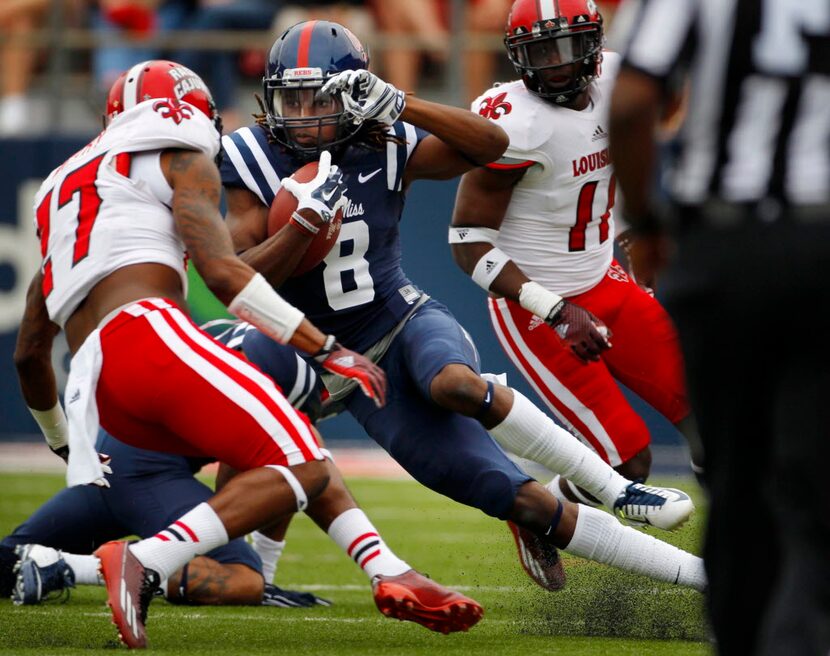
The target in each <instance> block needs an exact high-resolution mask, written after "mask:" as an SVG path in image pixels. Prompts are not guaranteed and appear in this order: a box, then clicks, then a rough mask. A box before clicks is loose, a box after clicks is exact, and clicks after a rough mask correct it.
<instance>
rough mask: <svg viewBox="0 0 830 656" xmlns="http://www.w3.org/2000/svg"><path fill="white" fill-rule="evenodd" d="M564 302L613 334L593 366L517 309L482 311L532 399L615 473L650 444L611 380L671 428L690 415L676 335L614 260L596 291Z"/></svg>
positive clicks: (507, 305) (499, 304)
mask: <svg viewBox="0 0 830 656" xmlns="http://www.w3.org/2000/svg"><path fill="white" fill-rule="evenodd" d="M568 300H569V301H571V302H573V303H576V304H577V305H580V306H581V307H583V308H585V309H586V310H589V311H590V312H592V313H593V314H595V315H596V316H597V317H598V318H599V319H601V320H602V321H603V322H604V323H605V324H606V325H607V326H608V327H609V328H610V329H611V332H612V338H611V343H612V348H611V349H609V350H608V351H605V352H604V353H603V354H602V356H601V360H600V361H599V362H591V363H589V364H584V363H583V362H582V361H581V360H580V359H579V358H577V357H576V355H574V354H573V352H572V351H571V350H570V348H569V347H568V346H567V345H566V344H565V343H564V342H563V341H562V340H561V339H560V338H559V336H558V335H557V334H556V333H555V332H554V331H553V329H552V328H550V326H548V325H547V324H545V323H544V322H543V321H541V319H539V318H538V317H535V316H534V315H533V314H531V313H530V312H528V311H527V310H524V309H523V308H522V307H521V306H520V305H519V304H518V303H515V302H513V301H510V300H508V299H504V298H499V299H493V298H490V299H489V302H488V305H489V310H490V318H491V320H492V322H493V328H494V329H495V331H496V335H497V336H498V339H499V341H500V342H501V345H502V347H504V350H505V351H506V352H507V355H508V357H510V359H511V360H512V361H513V363H514V364H515V365H516V367H517V368H518V369H519V371H521V372H522V374H523V375H524V377H525V378H526V379H527V381H528V382H529V383H530V384H531V386H532V387H533V388H534V389H535V390H536V392H537V394H539V396H540V397H541V398H542V399H544V401H545V403H546V404H547V405H548V407H549V408H550V409H551V411H552V412H553V413H554V414H555V415H556V417H557V418H558V419H559V420H560V421H561V422H562V423H563V424H564V425H565V426H567V427H568V428H570V429H571V430H572V431H573V432H575V433H576V434H577V435H579V436H581V437H582V438H583V439H584V440H586V441H587V442H588V443H589V444H590V445H591V446H592V447H593V448H594V449H595V450H596V451H597V452H598V453H599V454H600V455H601V456H602V457H603V459H604V460H605V461H606V462H608V463H609V464H610V465H611V466H612V467H616V466H617V465H619V464H621V463H623V462H626V461H627V460H629V459H630V458H631V457H633V456H634V455H636V454H637V453H639V452H640V451H642V450H643V449H644V448H645V447H646V446H647V445H648V444H649V442H650V435H649V432H648V428H647V427H646V425H645V422H644V421H643V419H642V418H641V417H640V416H639V415H638V414H637V413H636V412H635V411H634V409H633V408H632V407H631V405H630V404H629V403H628V401H627V400H626V398H625V396H624V395H623V393H622V391H621V390H620V388H619V386H618V385H617V383H616V381H617V380H618V381H620V382H621V383H623V384H624V385H625V386H626V387H628V388H629V389H630V390H632V391H633V392H635V393H636V394H638V395H639V396H640V397H641V398H642V399H643V400H645V401H646V402H647V403H649V404H650V405H651V406H653V407H654V408H655V409H656V410H657V411H658V412H660V413H661V414H662V415H663V416H665V417H666V418H667V419H668V420H669V421H670V422H671V423H673V424H677V423H678V422H679V421H680V420H681V419H683V418H685V417H686V416H687V415H688V414H689V405H688V401H687V397H686V387H685V380H684V374H683V355H682V353H681V350H680V343H679V341H678V337H677V332H676V330H675V328H674V325H673V324H672V322H671V319H670V318H669V316H668V314H667V313H666V311H665V310H664V309H663V307H662V306H661V305H660V304H659V303H658V302H657V301H656V300H655V299H654V298H653V297H652V296H650V295H649V294H647V293H646V292H644V291H643V290H642V289H640V287H639V286H638V285H637V284H636V283H635V282H634V281H633V280H631V279H630V278H629V276H628V274H626V272H625V270H623V268H622V267H621V266H620V265H619V264H618V263H617V262H616V261H615V262H612V264H611V266H610V267H609V269H608V271H607V272H606V275H605V277H604V278H603V279H602V281H600V282H599V283H598V284H597V285H596V286H595V287H593V288H592V289H590V290H588V291H587V292H585V293H583V294H579V295H577V296H573V297H569V298H568ZM615 379H616V380H615Z"/></svg>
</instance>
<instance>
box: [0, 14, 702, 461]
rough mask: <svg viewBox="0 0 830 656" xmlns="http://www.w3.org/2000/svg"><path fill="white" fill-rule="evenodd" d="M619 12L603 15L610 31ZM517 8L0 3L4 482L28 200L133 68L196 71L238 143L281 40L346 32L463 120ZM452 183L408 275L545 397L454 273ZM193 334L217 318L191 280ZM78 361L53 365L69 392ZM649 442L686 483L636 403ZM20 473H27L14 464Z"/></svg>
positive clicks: (501, 61) (21, 414)
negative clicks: (293, 34)
mask: <svg viewBox="0 0 830 656" xmlns="http://www.w3.org/2000/svg"><path fill="white" fill-rule="evenodd" d="M614 4H615V3H614V2H607V3H603V11H604V14H605V16H606V20H607V21H608V22H610V20H609V19H610V18H611V16H612V14H613V7H614ZM509 5H510V0H374V1H372V0H368V1H367V0H348V1H345V2H337V3H333V4H330V3H328V2H325V3H324V2H318V1H308V2H303V3H298V4H294V3H291V2H288V1H287V0H98V1H97V2H96V1H94V0H0V469H2V468H4V467H3V466H4V462H5V463H6V467H5V468H6V469H7V470H8V469H10V468H11V469H14V468H17V465H14V464H12V458H11V456H12V454H13V453H18V454H21V453H22V452H23V451H25V450H27V449H25V448H21V447H22V445H23V444H26V443H31V444H39V443H40V440H41V439H42V438H40V436H39V434H38V430H37V427H36V425H35V424H34V422H33V420H32V419H31V417H30V416H29V413H28V411H27V410H26V407H25V404H24V403H23V401H22V398H21V396H20V392H19V389H18V386H17V379H16V375H15V371H14V366H13V363H12V352H13V349H14V343H15V339H16V334H17V327H18V324H19V320H20V316H21V314H22V309H23V304H24V299H25V292H26V287H27V285H28V282H29V280H30V278H31V276H32V274H33V272H34V271H35V270H36V268H37V267H38V266H39V259H40V258H39V249H38V245H37V242H36V239H35V235H34V228H33V225H32V218H31V214H32V196H33V194H34V192H35V191H36V189H37V188H38V186H39V184H40V182H41V180H42V179H43V178H44V177H45V176H46V175H47V174H48V172H49V171H50V170H51V169H52V168H53V167H55V166H56V165H58V164H59V163H61V162H62V161H63V160H64V159H65V158H66V157H67V156H69V155H70V154H71V153H72V152H74V151H75V150H77V149H78V148H79V147H81V146H82V145H84V144H85V143H86V142H87V141H88V140H89V139H90V138H91V137H92V136H94V134H96V133H97V131H98V130H99V129H100V126H101V111H102V107H103V103H104V98H105V93H106V89H107V88H108V86H109V83H110V82H111V80H112V79H114V76H115V75H117V74H118V73H119V72H120V71H121V70H123V69H124V68H126V67H128V66H129V65H131V64H132V63H135V62H137V61H141V60H143V59H147V58H151V57H166V58H172V59H176V60H178V61H181V60H182V59H183V58H186V59H187V61H186V62H185V63H188V64H190V65H191V67H192V68H194V70H196V72H197V73H199V74H200V75H202V76H203V77H204V78H205V80H206V81H207V82H208V84H209V85H210V86H211V88H212V89H213V90H214V95H217V96H220V97H218V98H217V102H218V103H219V105H220V110H222V112H223V116H225V119H226V125H227V127H228V128H229V129H234V128H236V127H239V126H240V125H244V124H245V123H247V122H248V121H249V120H250V114H251V112H253V111H255V110H256V104H255V100H254V97H253V94H254V93H256V92H258V91H259V89H260V80H261V76H262V69H263V67H264V62H265V53H266V51H267V49H268V48H269V47H270V45H271V43H272V42H273V40H274V39H275V38H276V36H278V34H279V33H280V32H281V30H282V29H284V28H285V27H287V26H289V25H291V24H293V23H294V22H297V21H299V20H303V19H306V18H330V19H333V20H339V21H340V22H343V23H344V24H346V25H348V26H349V27H350V28H351V29H352V30H353V31H354V32H355V33H356V34H357V35H358V37H359V38H361V40H362V41H363V42H364V44H366V45H367V46H368V49H369V52H370V56H371V60H372V68H373V70H375V71H376V72H378V73H379V74H380V75H382V76H384V77H385V78H387V79H389V80H390V81H391V82H393V83H395V84H396V85H398V86H399V87H400V88H403V89H405V90H407V91H413V92H416V93H418V94H419V95H421V96H424V97H426V98H428V99H431V100H436V101H439V102H445V103H448V104H453V105H458V106H466V105H467V103H468V102H469V101H470V99H471V98H474V97H475V96H476V95H478V93H479V92H481V91H483V90H484V89H485V88H487V87H488V86H489V85H490V84H491V82H492V80H496V79H502V80H505V79H511V78H512V77H513V73H512V70H511V69H510V67H509V64H508V62H507V60H506V57H504V56H503V50H502V43H501V26H502V25H503V24H504V20H505V17H506V15H507V11H508V9H509ZM455 188H456V183H455V182H448V183H443V182H442V183H429V182H421V183H418V184H416V185H415V186H414V187H413V188H412V190H411V192H410V194H409V198H408V203H407V207H406V210H405V213H404V220H403V222H402V226H401V229H402V234H403V247H404V268H405V270H406V271H407V272H408V273H409V275H410V277H411V278H412V279H413V280H414V281H415V282H416V283H417V284H418V285H419V286H421V287H422V288H423V289H424V290H426V291H427V292H428V293H430V294H432V295H433V296H435V297H436V298H438V299H440V300H442V301H444V302H445V303H446V304H447V305H448V306H449V307H450V308H451V309H452V311H453V312H454V313H455V314H456V316H457V317H458V318H459V320H460V321H461V323H462V324H463V325H464V326H465V327H466V328H467V329H468V330H469V332H470V333H471V335H472V336H473V338H474V339H475V341H476V344H477V345H478V347H479V350H480V353H481V356H482V361H483V363H484V369H485V370H487V371H493V372H503V371H506V372H508V376H509V381H510V383H511V384H512V385H514V386H515V387H517V388H518V389H520V390H521V391H522V392H524V393H525V394H527V395H528V396H530V397H531V398H535V395H534V393H533V391H532V390H531V389H529V387H528V385H527V384H526V383H525V381H524V379H523V378H522V377H521V376H520V375H519V374H518V373H517V372H515V370H513V368H512V366H511V364H510V363H509V361H508V360H507V358H506V357H505V355H504V353H503V352H502V350H501V348H500V347H499V345H498V343H497V342H496V340H495V337H494V336H493V334H492V330H491V328H490V325H489V319H488V316H487V313H486V309H485V304H484V298H483V294H482V292H481V290H480V289H478V288H477V287H475V285H474V284H473V283H472V282H471V281H470V280H469V279H468V278H467V277H466V276H465V275H464V274H463V273H462V272H461V271H460V270H459V269H458V268H457V267H456V266H455V265H454V264H453V262H452V259H451V256H450V252H449V248H448V247H447V246H445V244H446V230H447V225H448V223H449V219H450V215H451V212H452V206H453V199H454V197H455ZM191 276H192V283H193V284H192V285H191V294H190V301H191V309H192V311H193V314H194V315H195V318H196V319H197V320H198V321H203V320H207V319H210V318H214V317H216V316H217V315H221V314H222V307H221V306H220V305H219V304H218V302H217V301H216V300H215V299H214V298H213V297H212V296H211V295H210V293H209V292H207V290H206V289H205V288H204V286H203V285H201V284H200V281H199V280H198V278H197V276H196V275H195V272H193V271H191ZM68 361H69V358H68V353H67V350H66V346H65V344H64V343H62V342H61V343H59V344H58V347H57V348H56V352H55V365H56V370H57V371H58V372H59V376H61V383H62V382H63V380H64V379H65V374H66V371H67V367H68ZM635 403H636V404H637V405H638V407H639V408H641V409H642V411H643V413H644V414H645V415H646V417H647V420H648V422H649V425H650V427H651V429H652V434H653V437H654V443H655V469H656V471H658V472H660V473H670V474H677V473H687V472H688V466H687V462H688V461H687V458H686V452H685V446H684V445H683V444H682V442H681V440H680V439H679V437H678V436H677V434H676V433H675V431H674V429H673V428H672V427H671V426H670V425H669V424H667V423H666V422H665V421H664V420H662V419H661V418H660V417H658V416H657V415H656V414H655V413H654V412H653V411H652V410H651V409H650V408H648V407H647V406H645V405H643V404H642V403H641V402H639V401H637V400H635ZM321 428H322V431H323V434H324V436H325V438H326V439H327V441H329V442H330V443H331V444H332V445H333V446H335V447H338V446H340V447H343V446H354V445H359V446H362V447H371V446H373V443H372V442H371V441H370V440H369V439H368V438H367V437H366V436H365V433H363V431H362V429H361V428H360V427H359V426H358V425H357V424H356V422H354V421H353V420H351V419H350V418H348V417H339V418H335V419H331V420H328V421H326V422H324V423H323V425H322V427H321ZM14 462H19V460H14Z"/></svg>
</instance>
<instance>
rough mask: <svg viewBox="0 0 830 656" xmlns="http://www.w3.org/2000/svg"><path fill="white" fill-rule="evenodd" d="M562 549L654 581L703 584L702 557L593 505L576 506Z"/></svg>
mask: <svg viewBox="0 0 830 656" xmlns="http://www.w3.org/2000/svg"><path fill="white" fill-rule="evenodd" d="M565 551H567V552H568V553H570V554H574V555H575V556H581V557H582V558H588V559H589V560H594V561H596V562H598V563H604V564H606V565H611V566H612V567H616V568H617V569H621V570H624V571H626V572H633V573H635V574H643V575H645V576H650V577H651V578H653V579H656V580H658V581H666V582H668V583H676V584H677V585H685V586H688V587H690V588H694V589H695V590H701V591H702V590H704V589H705V588H706V573H705V572H704V570H703V559H702V558H698V557H697V556H694V555H692V554H690V553H687V552H686V551H683V550H682V549H678V548H677V547H675V546H673V545H671V544H668V543H667V542H661V541H660V540H658V539H656V538H653V537H651V536H650V535H646V534H645V533H641V532H640V531H637V530H635V529H633V528H631V527H629V526H623V525H622V524H620V523H619V522H618V521H617V520H616V519H615V518H614V517H612V516H611V515H609V514H608V513H606V512H604V511H602V510H598V509H597V508H591V507H589V506H580V507H579V516H578V517H577V519H576V528H575V529H574V535H573V538H571V542H570V544H568V546H567V547H565Z"/></svg>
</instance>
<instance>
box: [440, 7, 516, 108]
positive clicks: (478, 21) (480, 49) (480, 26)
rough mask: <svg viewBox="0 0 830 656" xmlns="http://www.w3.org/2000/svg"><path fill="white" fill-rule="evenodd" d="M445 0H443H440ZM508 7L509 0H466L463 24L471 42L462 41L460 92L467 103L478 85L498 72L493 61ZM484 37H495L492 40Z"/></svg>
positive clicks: (478, 89) (496, 58)
mask: <svg viewBox="0 0 830 656" xmlns="http://www.w3.org/2000/svg"><path fill="white" fill-rule="evenodd" d="M443 1H444V2H447V0H443ZM509 11H510V0H468V2H467V15H466V18H465V21H464V25H465V28H466V29H467V30H469V31H470V32H471V33H472V36H473V42H471V43H466V44H465V49H466V52H465V57H464V72H465V75H464V84H465V87H464V93H465V102H466V103H467V104H469V103H471V102H472V101H473V100H475V99H476V97H477V96H478V94H479V93H481V90H482V89H486V88H488V87H490V86H492V85H493V82H495V81H496V79H497V78H498V76H497V75H496V65H497V63H498V62H499V61H501V60H502V59H503V58H502V57H501V53H502V45H501V41H502V38H503V36H504V26H505V24H506V22H507V14H508V13H509ZM487 37H496V38H495V39H494V44H493V45H489V44H488V43H487V40H486V39H487Z"/></svg>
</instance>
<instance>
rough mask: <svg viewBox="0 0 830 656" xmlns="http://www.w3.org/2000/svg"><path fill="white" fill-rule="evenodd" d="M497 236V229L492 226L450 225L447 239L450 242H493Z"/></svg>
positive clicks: (494, 242)
mask: <svg viewBox="0 0 830 656" xmlns="http://www.w3.org/2000/svg"><path fill="white" fill-rule="evenodd" d="M498 238H499V231H498V230H495V229H493V228H482V227H480V226H467V227H461V228H459V227H456V226H450V231H449V236H448V241H449V242H450V243H451V244H481V243H487V244H493V246H495V245H496V240H497V239H498Z"/></svg>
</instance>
